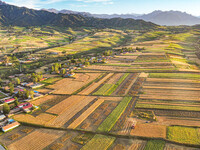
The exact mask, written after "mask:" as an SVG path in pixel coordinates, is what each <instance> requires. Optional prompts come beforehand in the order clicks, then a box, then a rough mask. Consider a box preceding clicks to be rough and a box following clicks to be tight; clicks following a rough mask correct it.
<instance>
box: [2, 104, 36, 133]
mask: <svg viewBox="0 0 200 150" xmlns="http://www.w3.org/2000/svg"><path fill="white" fill-rule="evenodd" d="M34 108H38V107H37V106H33V105H32V104H31V103H29V102H25V103H21V104H19V105H18V106H16V107H15V108H13V109H12V110H11V111H10V114H9V116H12V115H13V114H15V113H20V112H25V113H29V112H31V111H32V110H33V109H34ZM19 125H20V123H19V122H17V121H15V120H14V119H11V118H9V117H8V116H6V115H4V114H3V112H1V113H0V128H1V130H2V131H3V132H7V131H10V130H12V129H14V128H16V127H18V126H19Z"/></svg>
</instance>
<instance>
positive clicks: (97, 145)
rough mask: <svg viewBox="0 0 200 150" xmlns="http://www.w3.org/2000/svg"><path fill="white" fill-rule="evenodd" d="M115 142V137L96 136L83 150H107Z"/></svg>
mask: <svg viewBox="0 0 200 150" xmlns="http://www.w3.org/2000/svg"><path fill="white" fill-rule="evenodd" d="M114 141H115V137H111V136H105V135H100V134H96V135H95V136H94V137H93V138H92V139H91V140H90V141H89V142H88V143H87V144H86V145H85V146H83V147H82V148H81V150H93V149H95V150H107V149H108V148H109V147H110V146H111V145H112V144H113V142H114Z"/></svg>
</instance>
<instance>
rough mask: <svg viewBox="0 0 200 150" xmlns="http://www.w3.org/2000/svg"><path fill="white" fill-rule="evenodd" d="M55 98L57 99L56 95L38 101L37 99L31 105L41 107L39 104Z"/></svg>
mask: <svg viewBox="0 0 200 150" xmlns="http://www.w3.org/2000/svg"><path fill="white" fill-rule="evenodd" d="M55 98H57V95H48V96H45V97H42V98H40V99H37V100H35V101H32V102H31V103H32V104H34V105H36V106H38V105H41V104H43V103H45V102H47V101H48V100H51V99H55Z"/></svg>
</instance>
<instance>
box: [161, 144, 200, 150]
mask: <svg viewBox="0 0 200 150" xmlns="http://www.w3.org/2000/svg"><path fill="white" fill-rule="evenodd" d="M164 150H198V148H192V147H185V146H179V145H175V144H169V143H166V144H165V148H164Z"/></svg>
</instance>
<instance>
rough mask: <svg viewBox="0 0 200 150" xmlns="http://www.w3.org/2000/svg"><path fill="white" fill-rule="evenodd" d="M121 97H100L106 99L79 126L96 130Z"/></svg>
mask: <svg viewBox="0 0 200 150" xmlns="http://www.w3.org/2000/svg"><path fill="white" fill-rule="evenodd" d="M121 99H122V98H119V97H100V98H99V100H102V101H104V102H103V103H102V104H101V105H100V106H99V107H98V108H96V109H95V111H94V112H92V113H91V114H90V116H88V117H87V118H86V119H85V120H84V121H83V122H82V123H81V125H79V126H78V127H77V128H79V129H84V130H88V131H96V129H97V128H98V126H99V125H100V124H101V123H102V122H103V121H104V120H105V119H106V118H107V117H108V115H109V114H110V113H111V112H112V110H114V109H115V108H116V106H117V105H118V103H119V101H121Z"/></svg>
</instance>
